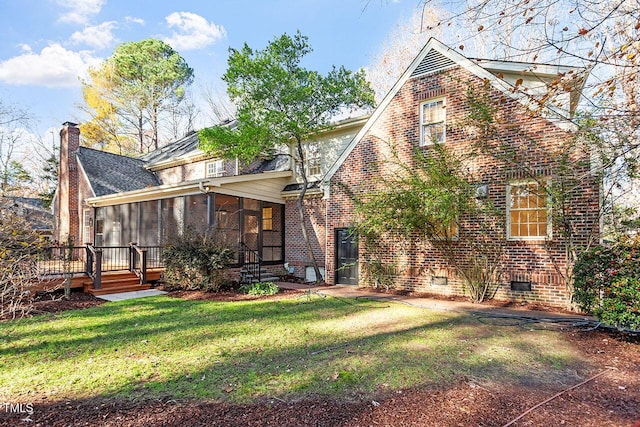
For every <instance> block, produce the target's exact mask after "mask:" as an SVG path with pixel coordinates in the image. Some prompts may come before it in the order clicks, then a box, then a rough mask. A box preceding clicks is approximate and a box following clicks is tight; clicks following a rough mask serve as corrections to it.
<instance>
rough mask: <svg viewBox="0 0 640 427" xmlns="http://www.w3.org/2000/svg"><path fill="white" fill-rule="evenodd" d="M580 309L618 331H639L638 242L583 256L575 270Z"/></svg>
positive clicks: (589, 252) (591, 252)
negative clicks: (625, 329)
mask: <svg viewBox="0 0 640 427" xmlns="http://www.w3.org/2000/svg"><path fill="white" fill-rule="evenodd" d="M574 277H575V278H574V289H575V299H576V302H577V303H578V305H579V306H580V308H581V309H583V310H584V311H587V312H592V313H593V314H594V315H595V316H596V317H597V318H598V319H599V320H601V321H602V322H604V323H606V324H608V325H612V326H616V327H620V328H631V329H638V328H640V240H635V241H634V240H624V241H621V242H619V243H617V244H616V245H614V246H612V247H604V246H596V247H594V248H592V249H591V250H589V251H586V252H584V253H583V254H582V255H581V256H580V258H579V259H578V261H577V262H576V265H575V267H574Z"/></svg>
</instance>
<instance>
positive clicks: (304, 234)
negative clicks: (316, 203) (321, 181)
mask: <svg viewBox="0 0 640 427" xmlns="http://www.w3.org/2000/svg"><path fill="white" fill-rule="evenodd" d="M297 148H298V156H299V159H300V161H299V164H300V177H301V178H302V188H301V189H300V194H299V195H298V200H297V207H298V215H299V217H300V226H301V227H302V238H303V239H304V243H305V245H306V246H307V251H308V252H309V259H310V260H311V264H312V265H313V271H314V272H315V274H316V282H320V281H321V280H322V275H321V274H320V268H318V262H317V261H316V257H315V255H314V254H313V248H312V247H311V241H310V240H309V234H308V233H307V216H306V215H305V213H304V196H305V194H306V193H307V188H308V186H309V181H308V180H307V172H306V171H305V170H304V169H305V164H304V153H303V150H302V143H301V141H300V140H298V141H297Z"/></svg>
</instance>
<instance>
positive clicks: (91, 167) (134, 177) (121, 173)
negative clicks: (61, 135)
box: [78, 147, 160, 197]
mask: <svg viewBox="0 0 640 427" xmlns="http://www.w3.org/2000/svg"><path fill="white" fill-rule="evenodd" d="M78 161H79V162H80V164H81V165H82V168H83V169H84V172H85V173H86V175H87V178H88V179H89V183H90V184H91V188H93V191H94V193H95V195H96V196H97V197H100V196H105V195H107V194H114V193H121V192H125V191H133V190H140V189H143V188H147V187H153V186H156V185H160V181H159V180H158V178H157V177H156V175H155V174H154V173H153V172H150V171H148V170H146V169H145V168H144V165H145V162H144V161H143V160H141V159H134V158H132V157H127V156H120V155H118V154H113V153H108V152H106V151H99V150H94V149H92V148H87V147H80V148H79V149H78Z"/></svg>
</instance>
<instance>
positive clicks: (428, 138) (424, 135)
mask: <svg viewBox="0 0 640 427" xmlns="http://www.w3.org/2000/svg"><path fill="white" fill-rule="evenodd" d="M445 107H446V105H445V100H444V98H439V99H432V100H429V101H426V102H423V103H422V104H420V146H421V147H422V146H425V145H431V144H439V143H443V142H445V138H446V133H447V125H446V118H447V114H446V110H445Z"/></svg>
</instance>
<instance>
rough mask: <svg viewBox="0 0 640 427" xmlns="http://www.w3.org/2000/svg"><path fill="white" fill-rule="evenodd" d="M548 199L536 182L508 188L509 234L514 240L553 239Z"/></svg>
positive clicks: (516, 184) (511, 185)
mask: <svg viewBox="0 0 640 427" xmlns="http://www.w3.org/2000/svg"><path fill="white" fill-rule="evenodd" d="M549 220H550V215H549V207H548V197H547V195H546V194H545V192H544V189H543V188H541V186H540V184H538V183H537V182H535V181H527V182H518V183H511V184H509V185H508V186H507V221H508V224H507V232H508V237H509V238H510V239H513V240H541V239H545V238H547V237H551V224H550V223H549Z"/></svg>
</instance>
